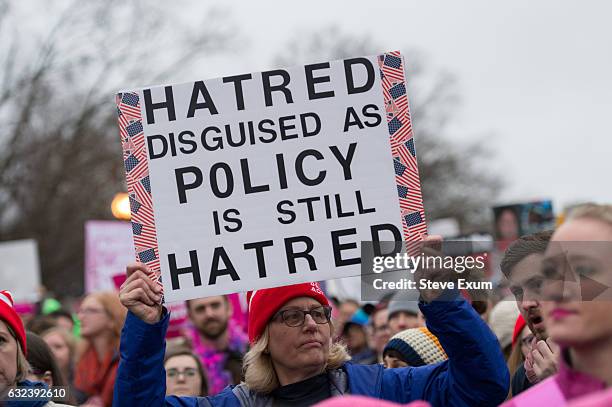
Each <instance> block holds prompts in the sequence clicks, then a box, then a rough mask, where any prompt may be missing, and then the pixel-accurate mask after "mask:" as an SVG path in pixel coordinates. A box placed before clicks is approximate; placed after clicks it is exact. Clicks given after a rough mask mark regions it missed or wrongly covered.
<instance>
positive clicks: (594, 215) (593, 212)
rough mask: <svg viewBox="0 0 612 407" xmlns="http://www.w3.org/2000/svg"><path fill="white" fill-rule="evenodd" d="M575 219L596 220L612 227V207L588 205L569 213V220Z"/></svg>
mask: <svg viewBox="0 0 612 407" xmlns="http://www.w3.org/2000/svg"><path fill="white" fill-rule="evenodd" d="M575 219H595V220H599V221H602V222H605V223H608V224H609V225H610V226H612V205H599V204H594V203H588V204H584V205H580V206H577V207H576V208H574V209H572V211H571V212H570V213H569V216H568V219H567V220H568V221H569V220H575Z"/></svg>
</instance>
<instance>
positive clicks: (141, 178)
mask: <svg viewBox="0 0 612 407" xmlns="http://www.w3.org/2000/svg"><path fill="white" fill-rule="evenodd" d="M115 102H116V104H117V115H118V117H119V135H120V137H121V146H122V148H123V163H124V165H125V175H126V180H127V185H128V195H129V197H130V210H131V213H132V219H131V220H132V232H133V236H134V246H135V249H136V253H135V254H136V260H137V261H140V262H142V263H144V264H146V265H147V266H148V267H149V270H151V273H152V274H151V275H150V277H151V279H153V281H156V282H157V283H158V284H159V285H160V286H161V285H162V284H161V277H160V261H159V250H158V247H157V232H156V229H155V216H154V213H153V200H152V198H151V182H150V179H149V162H148V161H147V152H146V148H145V136H144V129H143V126H142V113H141V110H140V97H139V96H138V94H137V93H135V92H126V93H119V94H117V97H116V98H115ZM162 288H163V286H162Z"/></svg>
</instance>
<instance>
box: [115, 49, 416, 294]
mask: <svg viewBox="0 0 612 407" xmlns="http://www.w3.org/2000/svg"><path fill="white" fill-rule="evenodd" d="M378 66H379V73H380V78H381V85H382V92H383V96H384V103H385V110H386V118H387V126H388V129H389V140H390V143H391V153H392V157H393V167H394V170H395V182H396V186H397V193H398V200H399V206H400V212H401V218H402V227H403V233H404V241H406V242H413V243H416V242H420V241H421V240H422V239H423V235H425V234H427V224H426V222H425V210H424V208H423V197H422V194H421V186H420V181H419V168H418V166H417V159H416V149H415V146H414V138H413V131H412V121H411V118H410V107H409V104H408V93H407V89H406V81H405V73H404V59H403V57H402V55H401V54H400V52H399V51H393V52H388V53H384V54H381V55H379V56H378ZM115 102H116V104H117V114H118V116H119V135H120V137H121V145H122V148H123V163H124V166H125V174H126V180H127V186H128V195H129V199H130V211H131V214H132V219H131V223H132V232H133V238H134V247H135V254H136V260H137V261H140V262H141V263H144V264H146V265H147V266H148V267H149V270H150V271H151V275H150V277H151V278H152V279H153V280H154V281H156V282H157V284H159V285H160V286H161V287H162V289H163V285H162V282H161V266H160V259H159V248H158V244H157V232H156V230H155V215H154V212H153V200H152V196H151V184H150V181H149V162H148V160H147V151H146V147H145V136H144V129H143V126H142V112H141V109H140V97H139V95H138V94H137V93H135V92H124V93H118V94H117V96H116V99H115ZM409 251H411V250H410V248H409Z"/></svg>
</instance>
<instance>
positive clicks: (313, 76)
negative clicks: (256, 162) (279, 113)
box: [143, 58, 376, 124]
mask: <svg viewBox="0 0 612 407" xmlns="http://www.w3.org/2000/svg"><path fill="white" fill-rule="evenodd" d="M343 63H344V78H345V83H346V92H347V94H348V95H352V94H357V93H364V92H367V91H369V90H370V89H372V87H373V86H374V79H375V72H376V71H375V69H374V66H373V65H372V63H371V62H370V60H369V59H367V58H352V59H345V60H344V61H343ZM356 66H361V67H362V69H363V68H365V71H366V82H365V83H363V84H355V77H354V71H353V69H354V68H355V67H356ZM329 69H330V63H329V62H323V63H318V64H311V65H306V66H304V76H305V79H306V88H307V94H308V100H316V99H323V98H331V97H334V96H336V94H335V92H334V91H333V90H330V89H328V90H325V89H322V88H324V87H325V84H326V83H329V82H331V76H330V75H329V72H327V71H329ZM260 75H261V83H262V91H263V96H264V102H265V105H266V107H271V106H274V101H273V98H272V94H273V93H279V94H280V95H281V97H282V98H283V99H284V101H285V103H286V104H292V103H294V98H293V93H292V92H291V89H290V88H289V85H290V84H291V76H290V75H289V72H287V71H286V70H284V69H275V70H272V71H264V72H261V73H260ZM250 80H253V75H252V74H250V73H248V74H242V75H235V76H227V77H224V78H222V81H223V83H224V84H228V86H233V88H234V95H235V102H236V109H237V110H238V111H241V110H245V108H248V106H247V107H245V103H244V89H243V87H242V84H243V82H245V81H250ZM279 82H280V83H279ZM273 83H275V84H273ZM327 87H328V88H329V85H327ZM164 95H165V99H164V100H155V101H154V100H153V96H152V95H151V89H144V91H143V96H144V107H145V112H146V116H147V123H148V124H154V123H155V111H156V110H160V109H163V110H165V111H166V114H167V117H168V121H175V120H177V117H176V106H175V103H174V91H173V89H172V86H165V87H164ZM198 110H207V111H208V112H209V114H210V115H217V114H219V110H218V109H217V105H216V104H215V101H214V98H213V97H212V95H211V94H210V92H209V90H208V88H207V87H206V84H205V83H204V81H197V82H194V84H193V89H192V92H191V99H190V102H189V107H188V109H187V115H186V116H187V117H186V118H191V117H194V116H195V115H196V112H197V111H198Z"/></svg>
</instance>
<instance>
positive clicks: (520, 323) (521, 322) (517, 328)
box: [512, 314, 527, 348]
mask: <svg viewBox="0 0 612 407" xmlns="http://www.w3.org/2000/svg"><path fill="white" fill-rule="evenodd" d="M525 325H527V324H526V323H525V318H523V316H522V315H521V314H519V316H518V318H517V319H516V324H514V332H513V333H512V347H513V348H514V344H515V343H516V340H517V338H518V336H519V335H520V334H521V332H522V331H523V328H525Z"/></svg>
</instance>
